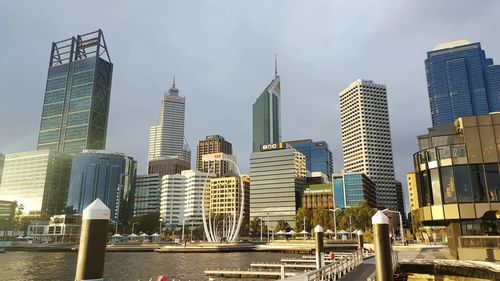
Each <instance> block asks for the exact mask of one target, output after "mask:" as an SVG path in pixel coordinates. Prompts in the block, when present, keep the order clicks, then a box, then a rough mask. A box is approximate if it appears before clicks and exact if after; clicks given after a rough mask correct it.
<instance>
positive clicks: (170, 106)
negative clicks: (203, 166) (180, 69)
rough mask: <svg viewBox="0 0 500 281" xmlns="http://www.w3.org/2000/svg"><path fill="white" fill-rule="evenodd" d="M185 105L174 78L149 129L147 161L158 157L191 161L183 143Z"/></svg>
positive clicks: (187, 147) (189, 153)
mask: <svg viewBox="0 0 500 281" xmlns="http://www.w3.org/2000/svg"><path fill="white" fill-rule="evenodd" d="M185 107H186V98H185V97H181V96H179V90H178V89H177V88H175V79H174V83H173V85H172V88H170V90H169V91H168V92H167V93H165V95H164V97H163V100H162V102H161V113H160V119H159V120H158V121H157V122H156V123H155V124H153V125H152V126H151V127H150V129H149V152H148V161H150V160H155V159H159V158H180V159H183V160H186V161H191V151H190V149H189V146H187V144H186V145H184V115H185Z"/></svg>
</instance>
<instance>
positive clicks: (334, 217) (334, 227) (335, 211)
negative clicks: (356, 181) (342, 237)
mask: <svg viewBox="0 0 500 281" xmlns="http://www.w3.org/2000/svg"><path fill="white" fill-rule="evenodd" d="M338 209H339V207H337V208H335V209H329V210H330V211H332V212H333V235H334V237H333V239H334V240H337V210H338Z"/></svg>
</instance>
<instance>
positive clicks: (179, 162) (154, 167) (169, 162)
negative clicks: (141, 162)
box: [148, 158, 191, 178]
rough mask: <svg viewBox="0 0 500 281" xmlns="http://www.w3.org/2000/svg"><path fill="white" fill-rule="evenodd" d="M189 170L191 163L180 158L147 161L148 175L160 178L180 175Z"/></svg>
mask: <svg viewBox="0 0 500 281" xmlns="http://www.w3.org/2000/svg"><path fill="white" fill-rule="evenodd" d="M190 169H191V162H189V161H186V160H183V159H180V158H159V159H156V160H151V161H148V174H158V175H160V178H162V177H163V176H165V175H175V174H180V173H181V172H182V171H185V170H190Z"/></svg>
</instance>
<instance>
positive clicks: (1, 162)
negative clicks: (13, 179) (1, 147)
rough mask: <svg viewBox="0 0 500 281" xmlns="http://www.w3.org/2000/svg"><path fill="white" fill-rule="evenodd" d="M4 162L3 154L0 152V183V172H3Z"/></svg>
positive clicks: (0, 175)
mask: <svg viewBox="0 0 500 281" xmlns="http://www.w3.org/2000/svg"><path fill="white" fill-rule="evenodd" d="M4 162H5V155H3V154H2V153H0V184H2V173H3V165H4Z"/></svg>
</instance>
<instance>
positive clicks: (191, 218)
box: [160, 170, 215, 227]
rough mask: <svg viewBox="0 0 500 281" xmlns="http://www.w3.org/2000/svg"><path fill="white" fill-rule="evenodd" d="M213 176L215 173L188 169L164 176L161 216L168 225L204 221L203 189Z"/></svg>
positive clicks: (194, 223)
mask: <svg viewBox="0 0 500 281" xmlns="http://www.w3.org/2000/svg"><path fill="white" fill-rule="evenodd" d="M213 177H215V175H214V174H207V173H203V172H200V171H193V170H186V171H182V172H181V174H177V175H166V176H164V177H163V178H162V184H161V199H160V217H161V218H163V221H164V223H165V225H166V226H169V227H171V226H174V227H178V226H181V225H182V224H183V223H189V224H191V223H192V224H193V225H201V224H202V223H203V220H202V206H203V191H204V189H205V188H206V187H207V186H208V184H209V182H208V179H210V178H213Z"/></svg>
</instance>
